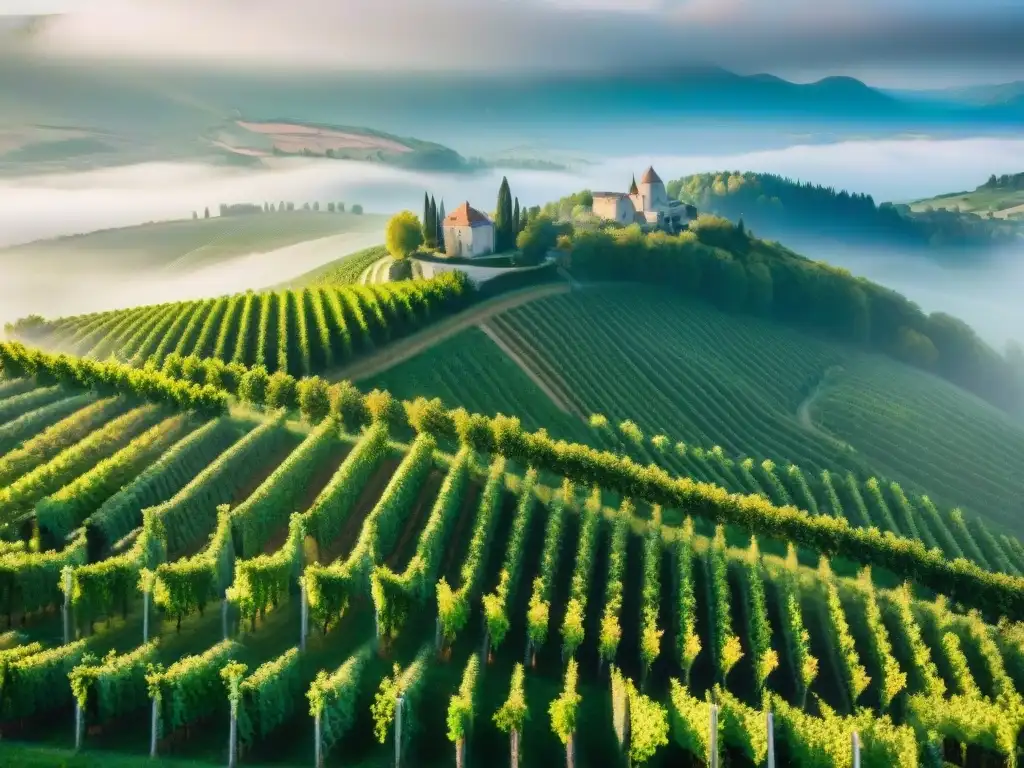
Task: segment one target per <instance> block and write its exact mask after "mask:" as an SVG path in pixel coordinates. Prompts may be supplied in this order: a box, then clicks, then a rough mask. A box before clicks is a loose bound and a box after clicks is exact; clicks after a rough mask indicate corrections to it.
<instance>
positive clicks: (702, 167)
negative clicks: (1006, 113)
mask: <svg viewBox="0 0 1024 768" xmlns="http://www.w3.org/2000/svg"><path fill="white" fill-rule="evenodd" d="M623 146H638V148H639V145H633V144H630V143H624V144H623ZM651 164H653V165H654V167H655V168H656V169H657V171H658V172H659V174H660V175H661V176H662V178H663V179H665V180H666V181H668V180H670V179H674V178H678V177H680V176H683V175H686V174H690V173H697V172H705V171H716V170H749V171H764V172H772V173H779V174H782V175H786V176H791V177H794V178H798V179H803V180H811V181H813V182H815V183H821V184H825V185H834V186H836V187H839V188H846V189H848V190H851V191H859V192H868V193H870V194H872V195H873V196H874V198H875V200H876V201H883V200H896V201H901V200H909V199H914V198H921V197H927V196H931V195H934V194H938V193H943V192H951V191H957V190H962V189H973V188H974V187H975V186H977V185H978V184H979V183H981V182H982V181H984V180H985V179H986V178H987V177H988V175H989V174H990V173H993V172H1005V171H1006V170H1007V169H1010V170H1012V169H1015V168H1022V167H1024V140H1013V139H997V138H976V139H962V140H930V139H890V140H871V141H847V142H840V143H833V144H805V145H794V146H791V147H788V148H785V149H770V150H764V151H757V152H746V153H743V154H731V155H728V154H725V155H710V154H701V153H700V152H696V151H694V152H681V153H679V154H676V155H668V156H654V157H652V156H649V155H642V154H636V155H631V156H621V157H615V158H603V159H601V160H599V161H597V162H594V163H593V164H590V165H582V166H580V167H578V168H574V169H573V170H571V171H564V172H541V171H520V170H509V171H502V170H500V169H497V170H489V171H484V172H480V173H477V174H472V175H461V174H427V173H414V172H409V171H404V170H400V169H396V168H392V167H387V166H383V165H374V164H370V163H354V162H346V161H330V160H315V159H300V158H294V159H283V158H277V159H274V160H272V161H270V165H269V166H268V167H266V168H263V169H259V170H250V169H237V168H224V167H214V166H204V165H199V164H174V163H158V162H153V163H146V164H139V165H133V166H126V167H116V168H106V169H99V170H91V171H83V172H76V173H67V174H54V173H47V174H40V175H36V176H31V177H19V178H6V179H0V246H12V247H9V248H7V249H6V250H0V322H6V321H10V320H13V319H15V318H17V317H21V316H24V315H26V314H28V313H40V314H44V315H47V316H58V315H66V314H75V313H81V312H88V311H96V310H100V309H107V308H113V307H118V306H125V305H134V304H139V303H144V302H157V301H166V300H172V299H183V298H194V297H199V296H211V295H219V294H223V293H228V292H233V291H238V290H244V289H246V288H261V287H265V286H267V285H271V284H274V283H278V282H280V281H283V280H286V279H289V278H291V277H294V276H296V275H298V274H301V273H302V272H305V271H307V270H309V269H312V268H314V267H316V266H318V265H320V264H323V263H326V262H328V261H330V260H332V259H336V258H338V257H340V256H343V255H345V254H346V253H349V252H351V251H354V250H358V249H360V248H363V247H366V246H368V245H373V244H375V243H378V242H382V241H383V231H381V232H380V233H379V234H374V233H372V232H371V233H353V234H351V235H337V236H333V237H329V238H323V239H321V240H318V241H311V242H308V243H304V244H300V245H297V246H291V247H289V248H285V249H282V250H280V251H277V252H271V253H264V254H251V255H248V256H242V257H238V258H235V259H232V260H231V261H228V262H226V263H221V264H218V265H215V266H212V267H206V268H203V269H201V270H199V271H195V272H192V273H189V274H184V275H181V274H174V275H172V274H168V273H166V272H162V271H159V270H158V271H157V272H155V273H154V272H150V271H145V270H143V269H140V268H139V267H137V266H132V265H133V263H135V261H137V260H133V259H132V258H131V254H125V255H124V261H123V264H118V262H117V261H116V260H112V259H110V258H109V257H105V258H104V259H103V261H104V262H106V264H105V265H104V266H103V267H102V268H100V267H99V264H100V262H99V261H98V260H97V258H96V255H95V254H89V253H82V252H81V251H80V250H78V249H77V248H76V241H75V240H69V241H67V244H66V249H65V248H63V247H62V248H59V249H57V248H53V247H50V248H48V249H47V251H46V253H45V254H43V255H40V254H39V253H38V252H36V251H28V252H26V253H25V254H24V255H22V254H19V249H18V248H17V244H18V243H26V242H28V241H32V240H38V239H42V238H49V237H57V236H65V235H72V234H76V233H84V232H89V231H93V230H97V229H103V228H111V227H120V226H128V225H134V224H139V223H142V222H147V221H157V220H167V219H183V218H190V217H191V215H192V212H193V211H198V212H199V215H202V211H203V209H204V208H205V207H209V208H210V209H211V211H212V212H214V213H216V211H217V207H218V205H219V204H220V203H234V202H256V203H263V202H264V201H269V202H275V203H276V202H279V201H281V200H287V201H293V202H295V203H297V205H298V206H300V207H301V204H302V203H303V202H305V201H307V200H308V201H311V202H312V201H320V202H321V205H323V204H324V203H326V202H327V201H344V202H346V203H347V204H348V205H351V204H353V203H359V204H361V205H363V207H364V208H365V210H366V211H367V212H377V213H391V212H394V211H396V210H400V209H403V208H409V209H411V210H413V211H418V210H419V209H420V207H421V206H422V200H423V192H424V190H427V191H429V192H430V193H431V194H433V195H434V196H435V197H436V198H437V199H438V200H440V199H443V200H444V201H445V205H446V207H447V209H448V210H451V209H453V208H454V207H455V206H456V205H458V204H459V203H461V202H462V201H464V200H469V201H470V202H471V203H472V204H473V205H474V206H477V207H480V208H482V209H484V210H489V209H490V208H491V207H493V205H494V200H495V198H496V194H497V189H498V186H499V183H500V180H501V177H502V175H507V176H508V178H509V182H510V184H511V187H512V191H513V194H514V195H516V196H518V198H519V200H520V202H521V203H522V204H524V205H535V204H542V203H544V202H548V201H551V200H554V199H557V198H558V197H561V196H562V195H565V194H568V193H570V192H574V191H578V190H580V189H583V188H589V189H595V190H602V189H610V190H622V191H625V190H626V189H627V187H628V185H629V182H630V180H631V178H632V176H633V175H634V174H636V175H637V176H639V174H640V173H642V172H643V170H644V169H645V168H646V167H647V166H648V165H651ZM324 215H328V214H324ZM797 250H799V251H801V252H803V253H805V254H806V255H808V256H810V257H812V258H818V259H822V260H825V261H830V262H833V263H836V264H839V265H842V266H844V267H847V268H849V269H850V270H851V271H853V272H854V273H855V274H860V275H864V276H865V277H868V278H870V279H873V280H876V281H878V282H881V283H883V284H886V285H889V286H891V287H893V288H895V289H897V290H899V291H901V292H903V293H905V294H906V295H908V296H909V297H911V298H912V299H914V300H915V301H917V302H919V303H920V304H921V306H922V307H923V308H924V309H926V310H943V311H948V312H950V313H952V314H955V315H958V316H961V317H963V318H964V319H965V320H967V321H969V322H970V323H972V324H973V325H974V326H975V327H976V328H977V329H978V331H979V332H980V333H982V334H983V335H984V336H985V337H986V338H987V339H989V340H990V341H991V342H992V343H994V344H997V345H1000V346H1001V345H1002V343H1003V341H1004V340H1005V339H1006V338H1007V337H1008V336H1014V335H1016V336H1018V337H1019V336H1020V335H1021V334H1020V332H1019V330H1018V329H1020V328H1021V327H1022V323H1021V321H1022V320H1024V308H1021V307H1020V303H1019V301H1017V300H1016V297H1015V296H1014V295H1013V294H1014V286H1018V285H1020V284H1021V278H1024V267H1021V266H1020V264H1021V263H1022V257H1024V253H1007V254H1004V255H1002V256H1001V257H1000V258H998V259H995V260H994V261H993V264H992V266H989V267H985V268H983V269H982V268H978V269H972V270H971V271H966V270H959V269H958V270H946V269H943V268H941V267H938V266H936V265H935V264H934V263H932V262H930V261H928V260H927V259H926V258H925V257H923V256H921V255H918V254H914V255H905V254H900V253H887V252H880V251H879V250H878V249H876V248H852V247H836V246H835V245H833V244H828V245H825V244H816V243H812V244H809V245H808V244H805V243H800V244H799V247H797ZM111 261H114V263H115V264H118V267H117V269H116V271H111V270H110V267H109V265H110V263H111Z"/></svg>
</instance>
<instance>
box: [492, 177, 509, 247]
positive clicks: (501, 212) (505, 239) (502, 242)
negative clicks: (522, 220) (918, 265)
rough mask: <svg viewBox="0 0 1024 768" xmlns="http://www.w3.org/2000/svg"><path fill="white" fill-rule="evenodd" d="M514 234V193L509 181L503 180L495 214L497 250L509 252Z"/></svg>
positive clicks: (499, 189) (504, 178)
mask: <svg viewBox="0 0 1024 768" xmlns="http://www.w3.org/2000/svg"><path fill="white" fill-rule="evenodd" d="M511 232H512V191H511V190H510V189H509V187H508V179H507V178H506V177H504V176H502V178H501V186H500V187H499V188H498V207H497V209H496V210H495V212H494V239H495V241H496V242H495V246H496V250H498V251H506V250H508V248H509V247H510V246H509V240H510V239H511V238H510V234H511Z"/></svg>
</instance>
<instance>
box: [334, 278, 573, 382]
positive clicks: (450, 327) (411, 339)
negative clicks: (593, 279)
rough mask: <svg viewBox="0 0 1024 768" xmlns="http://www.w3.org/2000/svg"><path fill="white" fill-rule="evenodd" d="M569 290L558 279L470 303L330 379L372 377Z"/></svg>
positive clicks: (335, 373)
mask: <svg viewBox="0 0 1024 768" xmlns="http://www.w3.org/2000/svg"><path fill="white" fill-rule="evenodd" d="M569 291H570V286H569V285H567V284H564V283H556V284H554V285H551V284H548V285H539V286H536V287H533V288H524V289H523V290H520V291H515V292H513V293H507V294H503V295H501V296H496V297H494V298H493V299H488V300H487V301H485V302H482V303H480V304H477V305H476V306H473V307H470V308H469V309H467V310H465V311H464V312H460V313H459V314H457V315H454V316H452V317H449V318H446V319H444V320H442V321H440V322H439V323H435V324H434V325H430V326H428V327H426V328H424V329H423V330H422V331H417V332H416V333H414V334H412V335H411V336H406V337H405V338H404V339H399V340H398V341H394V342H391V343H390V344H387V345H386V346H384V347H383V348H382V349H380V350H379V351H377V352H374V353H372V354H370V355H368V356H367V357H363V358H360V359H359V360H355V361H354V362H352V363H350V364H349V365H344V366H341V367H340V368H335V369H334V370H332V371H328V372H327V373H326V374H325V378H327V380H328V381H340V380H342V379H348V380H349V381H360V380H362V379H368V378H369V377H371V376H376V375H377V374H378V373H382V372H383V371H386V370H388V369H389V368H393V367H394V366H396V365H398V364H399V363H404V362H405V361H406V360H408V359H410V358H412V357H415V356H416V355H418V354H420V353H421V352H424V351H426V350H428V349H430V348H431V347H433V346H434V345H435V344H439V343H441V342H442V341H444V340H445V339H449V338H451V337H452V336H454V335H455V334H457V333H459V332H460V331H464V330H466V329H467V328H472V327H473V326H474V325H479V324H480V323H482V322H484V321H485V320H487V319H488V318H490V317H493V316H494V315H497V314H500V313H502V312H505V311H507V310H510V309H513V308H515V307H518V306H521V305H523V304H527V303H529V302H531V301H536V300H537V299H543V298H546V297H548V296H557V295H559V294H562V293H568V292H569Z"/></svg>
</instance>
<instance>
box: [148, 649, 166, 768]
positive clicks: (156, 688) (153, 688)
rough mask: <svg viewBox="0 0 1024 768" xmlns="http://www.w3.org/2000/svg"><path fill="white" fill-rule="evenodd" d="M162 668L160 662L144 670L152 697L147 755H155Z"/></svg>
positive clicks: (158, 727) (158, 732)
mask: <svg viewBox="0 0 1024 768" xmlns="http://www.w3.org/2000/svg"><path fill="white" fill-rule="evenodd" d="M163 675H164V668H163V666H162V665H160V664H150V665H149V668H148V669H147V671H146V688H147V689H148V692H149V697H150V699H152V704H151V705H150V713H149V756H150V757H151V758H154V757H156V754H157V740H158V739H159V737H160V702H161V699H162V698H163V690H162V688H161V685H160V683H161V682H162V681H163Z"/></svg>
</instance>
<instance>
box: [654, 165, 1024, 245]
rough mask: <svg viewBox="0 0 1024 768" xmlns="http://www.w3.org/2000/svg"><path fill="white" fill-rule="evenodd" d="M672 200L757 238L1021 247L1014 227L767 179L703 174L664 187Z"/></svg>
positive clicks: (765, 176)
mask: <svg viewBox="0 0 1024 768" xmlns="http://www.w3.org/2000/svg"><path fill="white" fill-rule="evenodd" d="M667 190H668V193H669V195H670V196H671V197H676V198H678V199H680V200H683V201H684V202H687V203H692V204H693V205H696V206H697V207H698V208H699V209H700V210H702V211H707V212H709V213H714V214H717V215H719V216H725V217H727V218H730V219H733V220H737V219H740V218H742V219H743V220H744V222H746V224H747V225H748V226H750V227H751V228H753V229H755V230H756V231H757V232H758V233H759V234H761V235H764V236H768V237H782V236H784V235H786V234H792V233H793V230H795V229H797V228H799V232H800V234H802V235H805V236H807V235H814V236H820V237H842V238H844V239H848V240H856V241H867V242H874V243H878V242H885V243H887V244H890V245H894V246H900V247H911V248H926V249H929V250H935V251H945V250H963V249H979V248H984V249H987V248H995V247H1000V246H1005V245H1009V244H1011V243H1014V242H1019V241H1020V240H1021V239H1022V238H1024V228H1022V227H1021V226H1020V225H1018V224H1016V223H1014V222H1008V221H1005V220H999V219H996V218H993V217H989V216H981V215H978V214H975V213H966V212H960V211H955V210H944V209H938V210H931V211H920V212H911V211H910V208H909V207H907V206H905V205H894V204H892V203H881V204H878V203H876V202H875V200H874V199H873V198H872V197H871V195H867V194H861V193H857V192H852V193H851V192H847V191H846V190H837V189H836V188H835V187H827V186H823V185H821V184H812V183H810V182H801V181H796V180H793V179H789V178H786V177H783V176H777V175H774V174H766V173H750V172H747V173H739V172H724V173H702V174H695V175H693V176H686V177H684V178H682V179H676V180H674V181H670V182H669V183H668V184H667Z"/></svg>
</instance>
